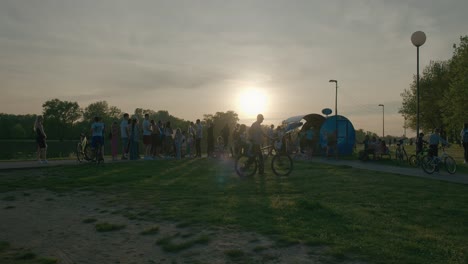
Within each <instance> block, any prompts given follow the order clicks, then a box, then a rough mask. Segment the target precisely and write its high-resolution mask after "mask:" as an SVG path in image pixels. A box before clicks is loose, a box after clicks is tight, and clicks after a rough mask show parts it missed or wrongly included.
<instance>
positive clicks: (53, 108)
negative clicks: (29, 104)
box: [42, 99, 81, 140]
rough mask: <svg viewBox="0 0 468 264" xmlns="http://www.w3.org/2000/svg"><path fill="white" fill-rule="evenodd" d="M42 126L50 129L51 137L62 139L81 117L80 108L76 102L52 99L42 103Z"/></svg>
mask: <svg viewBox="0 0 468 264" xmlns="http://www.w3.org/2000/svg"><path fill="white" fill-rule="evenodd" d="M42 108H43V115H44V119H45V122H44V126H45V127H46V128H48V129H46V130H47V131H50V133H47V135H48V136H49V134H50V135H51V137H58V138H59V139H60V140H63V139H64V137H65V135H66V132H67V131H68V130H71V128H72V127H73V124H74V123H75V122H76V121H78V120H79V119H80V118H81V109H80V106H79V105H78V103H77V102H69V101H61V100H59V99H52V100H49V101H46V102H45V103H44V104H43V105H42Z"/></svg>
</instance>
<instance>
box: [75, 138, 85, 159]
mask: <svg viewBox="0 0 468 264" xmlns="http://www.w3.org/2000/svg"><path fill="white" fill-rule="evenodd" d="M75 154H76V159H78V162H80V163H81V162H82V161H83V160H84V158H85V157H84V153H83V148H82V146H81V143H78V144H77V145H76V152H75Z"/></svg>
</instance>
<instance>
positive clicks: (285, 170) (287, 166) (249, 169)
mask: <svg viewBox="0 0 468 264" xmlns="http://www.w3.org/2000/svg"><path fill="white" fill-rule="evenodd" d="M281 145H282V144H281V142H278V143H276V144H273V145H269V146H265V147H262V148H261V149H260V150H261V151H262V153H263V152H264V151H266V150H269V149H270V148H273V150H274V153H275V154H274V156H273V159H272V160H271V169H272V171H273V173H274V174H275V175H276V176H288V175H289V174H290V173H291V171H292V169H293V161H292V159H291V157H290V156H289V155H288V154H286V153H284V152H282V151H281ZM259 162H260V161H259V159H258V155H256V153H252V151H246V152H245V153H243V154H241V155H240V156H239V157H237V158H236V162H235V165H234V166H235V170H236V173H237V175H239V176H240V177H241V178H244V177H250V176H252V175H254V174H255V173H256V172H257V169H258V166H259Z"/></svg>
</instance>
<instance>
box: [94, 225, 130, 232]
mask: <svg viewBox="0 0 468 264" xmlns="http://www.w3.org/2000/svg"><path fill="white" fill-rule="evenodd" d="M124 228H125V225H116V224H110V223H98V224H96V231H98V232H110V231H116V230H120V229H124Z"/></svg>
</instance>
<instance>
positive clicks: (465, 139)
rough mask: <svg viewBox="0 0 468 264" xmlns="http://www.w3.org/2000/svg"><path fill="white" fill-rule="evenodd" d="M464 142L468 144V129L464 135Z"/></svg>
mask: <svg viewBox="0 0 468 264" xmlns="http://www.w3.org/2000/svg"><path fill="white" fill-rule="evenodd" d="M463 142H465V143H468V129H465V132H464V133H463Z"/></svg>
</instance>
